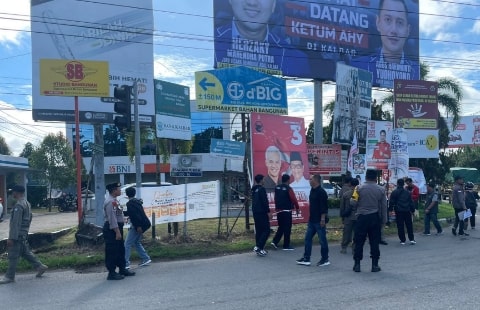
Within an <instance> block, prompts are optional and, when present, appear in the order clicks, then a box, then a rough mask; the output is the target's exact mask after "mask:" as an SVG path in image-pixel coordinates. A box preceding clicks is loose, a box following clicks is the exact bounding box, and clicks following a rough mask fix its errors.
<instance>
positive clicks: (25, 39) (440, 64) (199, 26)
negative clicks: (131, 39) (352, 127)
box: [0, 0, 480, 156]
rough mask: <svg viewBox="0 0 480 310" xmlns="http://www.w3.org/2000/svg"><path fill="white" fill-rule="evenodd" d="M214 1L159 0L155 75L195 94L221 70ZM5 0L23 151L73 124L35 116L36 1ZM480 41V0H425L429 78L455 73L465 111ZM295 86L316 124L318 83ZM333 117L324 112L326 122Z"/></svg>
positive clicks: (2, 45) (6, 64) (479, 80)
mask: <svg viewBox="0 0 480 310" xmlns="http://www.w3.org/2000/svg"><path fill="white" fill-rule="evenodd" d="M100 1H101V0H100ZM212 1H213V0H201V1H199V0H153V6H154V23H155V26H154V27H155V29H154V61H155V63H154V78H155V79H160V80H164V81H168V82H172V83H177V84H181V85H185V86H189V87H190V92H191V94H190V98H195V86H194V83H195V78H194V73H195V72H196V71H204V70H212V69H213V62H214V58H213V56H214V51H213V4H212ZM4 2H5V3H2V6H1V8H0V135H1V136H3V137H4V138H5V140H6V142H7V144H8V146H9V147H10V149H11V150H12V153H13V155H14V156H17V155H18V154H19V153H20V152H21V151H22V149H23V147H24V145H25V143H27V142H31V143H33V144H34V145H38V144H39V143H40V142H41V141H42V139H43V137H44V136H45V135H46V134H48V133H50V132H58V131H59V130H60V131H65V125H64V124H61V123H46V122H34V121H33V120H32V116H31V108H32V95H31V92H32V90H31V89H32V86H31V84H32V69H31V66H32V61H31V58H32V50H31V37H30V1H29V0H16V1H4ZM479 47H480V1H479V0H458V1H451V0H445V1H434V0H421V1H420V61H422V62H425V63H427V64H428V65H429V66H430V74H429V76H428V80H432V81H434V80H437V79H439V78H442V77H448V78H452V79H456V80H457V81H458V82H459V83H460V84H461V85H462V87H463V91H464V98H463V100H462V102H461V103H462V108H461V115H480V106H479V105H478V103H477V102H478V101H477V99H478V98H480V73H479V70H478V67H480V48H479ZM287 92H288V104H289V115H290V116H296V117H303V118H304V119H305V123H306V124H308V123H310V122H311V121H312V119H313V83H312V82H311V81H308V80H305V79H304V80H298V81H295V80H288V81H287ZM334 94H335V86H334V84H333V83H331V82H330V83H328V82H327V83H324V86H323V98H322V99H323V102H324V103H327V102H329V101H331V100H332V99H334ZM388 94H389V92H388V91H387V90H378V91H375V90H374V93H373V96H374V98H375V99H377V100H381V98H382V97H384V96H386V95H388ZM441 112H442V111H441ZM444 116H445V115H444ZM214 121H215V120H214ZM327 121H328V118H327V117H326V116H324V125H326V124H327V123H326V122H327ZM219 122H220V120H219ZM213 125H214V124H213Z"/></svg>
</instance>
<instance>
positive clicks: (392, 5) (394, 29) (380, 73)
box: [351, 0, 420, 88]
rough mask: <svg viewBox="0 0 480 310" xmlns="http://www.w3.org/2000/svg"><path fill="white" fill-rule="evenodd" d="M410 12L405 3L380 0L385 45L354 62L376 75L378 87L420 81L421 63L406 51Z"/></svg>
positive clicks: (380, 26) (380, 28) (379, 26)
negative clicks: (396, 81) (406, 81)
mask: <svg viewBox="0 0 480 310" xmlns="http://www.w3.org/2000/svg"><path fill="white" fill-rule="evenodd" d="M407 12H408V9H407V5H406V4H405V0H380V5H379V12H378V15H377V18H376V27H377V31H378V32H379V34H380V39H381V42H382V46H381V47H380V48H378V49H377V50H376V51H375V53H374V54H373V55H369V56H360V57H357V58H354V59H353V60H352V62H351V65H352V66H354V67H357V68H361V69H365V70H368V71H370V72H371V73H372V75H373V77H372V78H373V79H372V81H373V83H372V84H373V85H374V86H379V87H385V88H393V81H394V79H402V80H419V79H420V66H419V63H418V61H416V60H413V59H410V58H409V55H408V54H406V53H405V51H404V47H405V43H406V41H407V39H408V37H409V35H410V30H411V29H410V28H411V25H410V23H409V21H408V13H407Z"/></svg>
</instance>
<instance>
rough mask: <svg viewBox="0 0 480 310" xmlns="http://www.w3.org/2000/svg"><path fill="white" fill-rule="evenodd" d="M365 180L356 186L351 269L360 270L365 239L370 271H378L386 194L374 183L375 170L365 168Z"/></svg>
mask: <svg viewBox="0 0 480 310" xmlns="http://www.w3.org/2000/svg"><path fill="white" fill-rule="evenodd" d="M365 179H366V182H365V183H363V184H362V185H360V186H358V188H357V193H358V201H357V202H356V207H357V212H356V216H357V222H356V225H355V236H354V243H355V250H354V253H353V259H354V260H355V265H354V266H353V271H355V272H360V261H361V260H362V259H363V245H364V244H365V240H366V239H367V236H368V240H369V242H370V256H371V258H372V272H378V271H380V270H381V269H380V267H379V266H378V259H379V258H380V247H379V244H380V231H381V226H382V225H384V224H385V223H386V222H387V196H385V189H384V188H383V187H382V186H380V185H378V184H377V183H376V179H377V172H376V171H375V170H372V169H367V172H366V173H365Z"/></svg>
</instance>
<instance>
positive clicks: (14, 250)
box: [0, 185, 48, 284]
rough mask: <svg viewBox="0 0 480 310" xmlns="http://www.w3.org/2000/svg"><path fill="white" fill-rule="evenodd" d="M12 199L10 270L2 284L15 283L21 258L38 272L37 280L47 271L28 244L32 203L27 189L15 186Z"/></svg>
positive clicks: (9, 238) (9, 237) (0, 282)
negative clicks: (26, 196) (28, 199)
mask: <svg viewBox="0 0 480 310" xmlns="http://www.w3.org/2000/svg"><path fill="white" fill-rule="evenodd" d="M11 191H12V197H13V199H15V201H16V202H15V205H14V206H13V210H12V214H11V217H10V230H9V233H8V240H7V248H8V269H7V272H6V273H5V277H4V278H3V279H2V280H0V284H6V283H11V282H14V281H15V271H16V269H17V263H18V260H19V259H20V257H23V258H24V259H26V260H27V261H28V262H30V264H32V266H33V267H34V268H35V269H36V270H37V275H36V276H37V278H39V277H41V276H42V275H43V273H44V272H45V271H46V270H47V268H48V267H47V266H46V265H44V264H42V263H41V262H40V260H39V259H38V258H37V257H36V256H35V255H33V253H32V251H31V250H30V245H29V244H28V231H29V230H30V223H31V222H32V212H31V208H30V203H29V202H28V201H27V199H26V198H25V187H23V186H22V185H15V186H14V187H13V188H12V190H11Z"/></svg>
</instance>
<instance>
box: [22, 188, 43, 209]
mask: <svg viewBox="0 0 480 310" xmlns="http://www.w3.org/2000/svg"><path fill="white" fill-rule="evenodd" d="M45 198H47V187H46V186H43V185H28V186H27V200H28V201H29V202H30V204H31V205H32V208H37V207H38V206H39V205H40V203H41V202H42V201H43V200H44V199H45Z"/></svg>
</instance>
